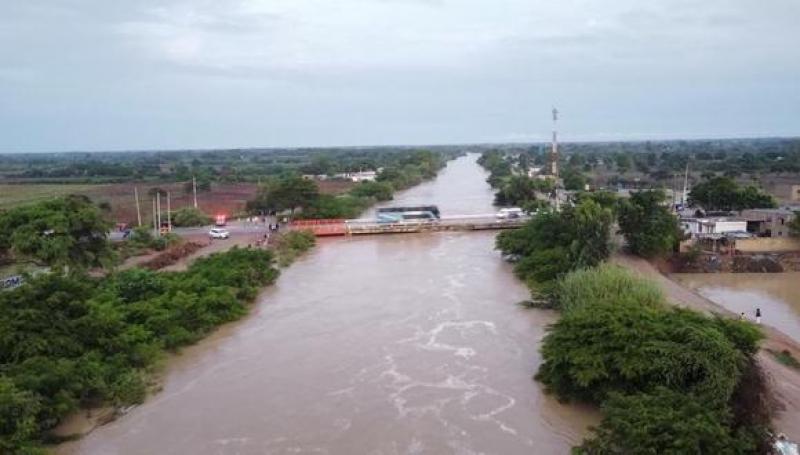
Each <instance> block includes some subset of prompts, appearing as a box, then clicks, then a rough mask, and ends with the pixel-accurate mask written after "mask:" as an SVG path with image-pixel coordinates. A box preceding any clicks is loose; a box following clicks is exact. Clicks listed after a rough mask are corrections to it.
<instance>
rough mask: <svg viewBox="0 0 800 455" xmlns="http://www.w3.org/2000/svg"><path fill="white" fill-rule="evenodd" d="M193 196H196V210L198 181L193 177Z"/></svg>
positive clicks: (195, 204) (195, 206) (195, 205)
mask: <svg viewBox="0 0 800 455" xmlns="http://www.w3.org/2000/svg"><path fill="white" fill-rule="evenodd" d="M192 194H194V208H197V179H196V178H195V176H192Z"/></svg>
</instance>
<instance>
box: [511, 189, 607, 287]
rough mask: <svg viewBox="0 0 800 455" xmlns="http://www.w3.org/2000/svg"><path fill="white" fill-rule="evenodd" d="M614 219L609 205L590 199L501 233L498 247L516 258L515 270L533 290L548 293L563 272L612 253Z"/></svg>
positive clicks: (543, 214) (565, 272) (586, 265)
mask: <svg viewBox="0 0 800 455" xmlns="http://www.w3.org/2000/svg"><path fill="white" fill-rule="evenodd" d="M611 222H612V215H611V211H610V210H609V209H606V208H603V207H601V206H600V205H599V204H597V203H596V202H595V201H592V200H589V199H587V200H584V201H581V203H580V204H578V205H576V206H574V207H566V208H564V210H562V211H561V212H544V213H541V214H539V215H537V216H535V217H533V218H532V219H531V220H530V221H528V222H527V223H525V225H524V226H523V227H522V228H521V229H517V230H511V231H504V232H502V233H500V234H499V235H498V236H497V241H496V248H497V249H499V250H500V251H501V252H502V253H503V254H504V255H506V256H508V257H511V258H514V259H515V260H516V264H515V266H514V272H515V273H516V274H517V276H518V277H520V278H521V279H523V280H525V282H526V283H528V285H529V286H530V287H531V289H532V290H535V291H539V292H544V293H546V292H547V291H549V290H550V288H551V286H552V285H553V283H554V282H555V280H557V279H558V278H560V277H561V276H563V275H565V274H567V273H568V272H570V271H572V270H576V269H581V268H586V267H593V266H595V265H597V264H599V263H600V262H602V261H603V260H605V259H606V258H607V257H608V255H609V254H610V252H611V243H610V240H609V236H610V231H611Z"/></svg>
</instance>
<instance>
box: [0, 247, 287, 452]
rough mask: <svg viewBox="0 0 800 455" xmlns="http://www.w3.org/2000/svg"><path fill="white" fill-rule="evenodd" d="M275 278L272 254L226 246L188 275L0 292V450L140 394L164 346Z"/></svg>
mask: <svg viewBox="0 0 800 455" xmlns="http://www.w3.org/2000/svg"><path fill="white" fill-rule="evenodd" d="M277 275H278V272H277V270H276V269H275V268H274V267H273V258H272V254H271V253H269V252H267V251H262V250H251V249H233V250H231V251H229V252H227V253H220V254H215V255H212V256H210V257H208V258H204V259H199V260H197V261H196V262H195V263H194V264H192V265H191V266H190V267H189V269H188V271H186V272H180V273H158V272H152V271H147V270H143V269H132V270H128V271H124V272H120V273H116V274H113V275H110V276H108V277H106V278H104V279H102V280H99V279H90V278H88V277H87V276H85V275H71V276H67V275H60V274H42V275H39V276H37V277H33V278H30V279H29V280H28V281H27V282H26V283H25V284H24V285H23V286H21V287H19V288H17V289H15V290H12V291H8V292H3V293H0V365H2V367H1V369H0V450H1V451H2V452H3V453H17V452H18V453H25V449H27V448H31V447H35V446H36V444H37V441H39V440H40V438H41V436H42V434H43V432H45V431H46V430H48V429H50V428H52V427H53V426H55V425H56V424H57V423H58V422H59V421H60V420H61V419H62V418H63V417H64V416H66V415H67V414H69V413H71V412H74V411H75V410H77V409H78V408H80V407H82V406H92V405H99V404H103V403H107V404H112V405H124V404H131V403H136V402H139V401H141V400H142V399H143V398H144V395H145V393H146V385H147V372H148V371H149V369H150V368H152V367H153V365H154V364H155V363H156V361H157V360H158V359H159V358H160V357H161V355H162V353H163V351H164V350H167V349H175V348H178V347H180V346H182V345H185V344H187V343H191V342H193V341H196V340H197V339H198V338H200V337H202V336H203V335H204V334H206V333H207V332H208V331H209V330H211V329H212V328H214V327H215V326H217V325H219V324H221V323H224V322H226V321H230V320H233V319H236V318H238V317H240V316H242V315H243V314H244V313H245V311H246V304H247V303H248V302H250V301H251V300H252V299H254V298H255V296H256V293H257V292H258V289H259V288H260V287H262V286H265V285H267V284H270V283H272V282H273V281H274V280H275V279H276V277H277Z"/></svg>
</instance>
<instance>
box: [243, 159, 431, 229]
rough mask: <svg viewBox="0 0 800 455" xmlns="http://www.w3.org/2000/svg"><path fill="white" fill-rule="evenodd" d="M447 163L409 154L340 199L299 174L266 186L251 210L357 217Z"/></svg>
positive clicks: (271, 181) (318, 217)
mask: <svg viewBox="0 0 800 455" xmlns="http://www.w3.org/2000/svg"><path fill="white" fill-rule="evenodd" d="M445 163H446V158H445V157H444V156H443V155H442V154H439V153H434V152H430V151H424V150H423V151H417V152H414V153H407V154H405V156H404V157H403V158H402V159H400V160H399V161H397V162H396V163H394V164H392V165H389V166H387V167H384V168H383V169H382V170H381V172H380V173H378V175H377V178H376V181H374V182H361V183H359V184H357V185H355V186H354V187H353V188H352V189H351V190H350V191H349V192H348V193H347V194H343V195H338V196H334V195H329V194H321V193H320V191H319V188H318V186H317V183H316V182H315V181H314V180H311V179H307V178H303V177H302V176H300V175H297V174H289V175H284V176H281V177H277V178H272V179H269V180H268V181H267V182H265V183H263V184H262V185H261V187H260V188H259V191H258V194H257V195H256V197H255V198H254V199H253V200H251V201H249V202H248V204H247V208H248V210H249V211H251V212H254V213H269V212H273V211H277V212H281V211H285V210H288V211H291V212H292V213H293V214H294V216H295V217H297V218H311V219H326V218H355V217H357V216H358V215H359V214H360V213H361V212H363V211H364V210H365V209H367V208H368V207H369V206H370V205H372V204H374V203H375V202H377V201H387V200H390V199H391V198H392V194H393V192H394V191H396V190H400V189H404V188H407V187H409V186H412V185H416V184H417V183H420V182H421V181H423V180H425V179H430V178H433V177H435V176H436V173H437V172H438V171H439V169H441V168H442V167H444V165H445ZM296 211H297V213H296V214H295V212H296Z"/></svg>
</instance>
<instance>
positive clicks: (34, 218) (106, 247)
mask: <svg viewBox="0 0 800 455" xmlns="http://www.w3.org/2000/svg"><path fill="white" fill-rule="evenodd" d="M110 228H111V223H110V222H108V221H106V220H105V218H104V217H103V214H102V212H101V211H100V210H99V209H98V208H97V207H96V206H94V205H93V204H92V203H91V201H90V200H89V199H88V198H87V197H85V196H67V197H63V198H57V199H51V200H48V201H44V202H39V203H36V204H30V205H25V206H20V207H16V208H13V209H11V210H8V211H6V212H2V213H0V252H2V253H5V254H8V253H11V254H14V255H17V256H24V257H30V258H32V259H34V260H36V261H41V262H43V263H46V264H48V265H50V266H52V267H55V268H63V267H69V268H70V269H72V270H81V269H85V268H89V267H96V266H102V265H104V264H106V263H107V262H108V261H109V260H110V259H111V257H112V249H111V246H110V244H109V242H108V239H107V235H108V231H109V229H110Z"/></svg>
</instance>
